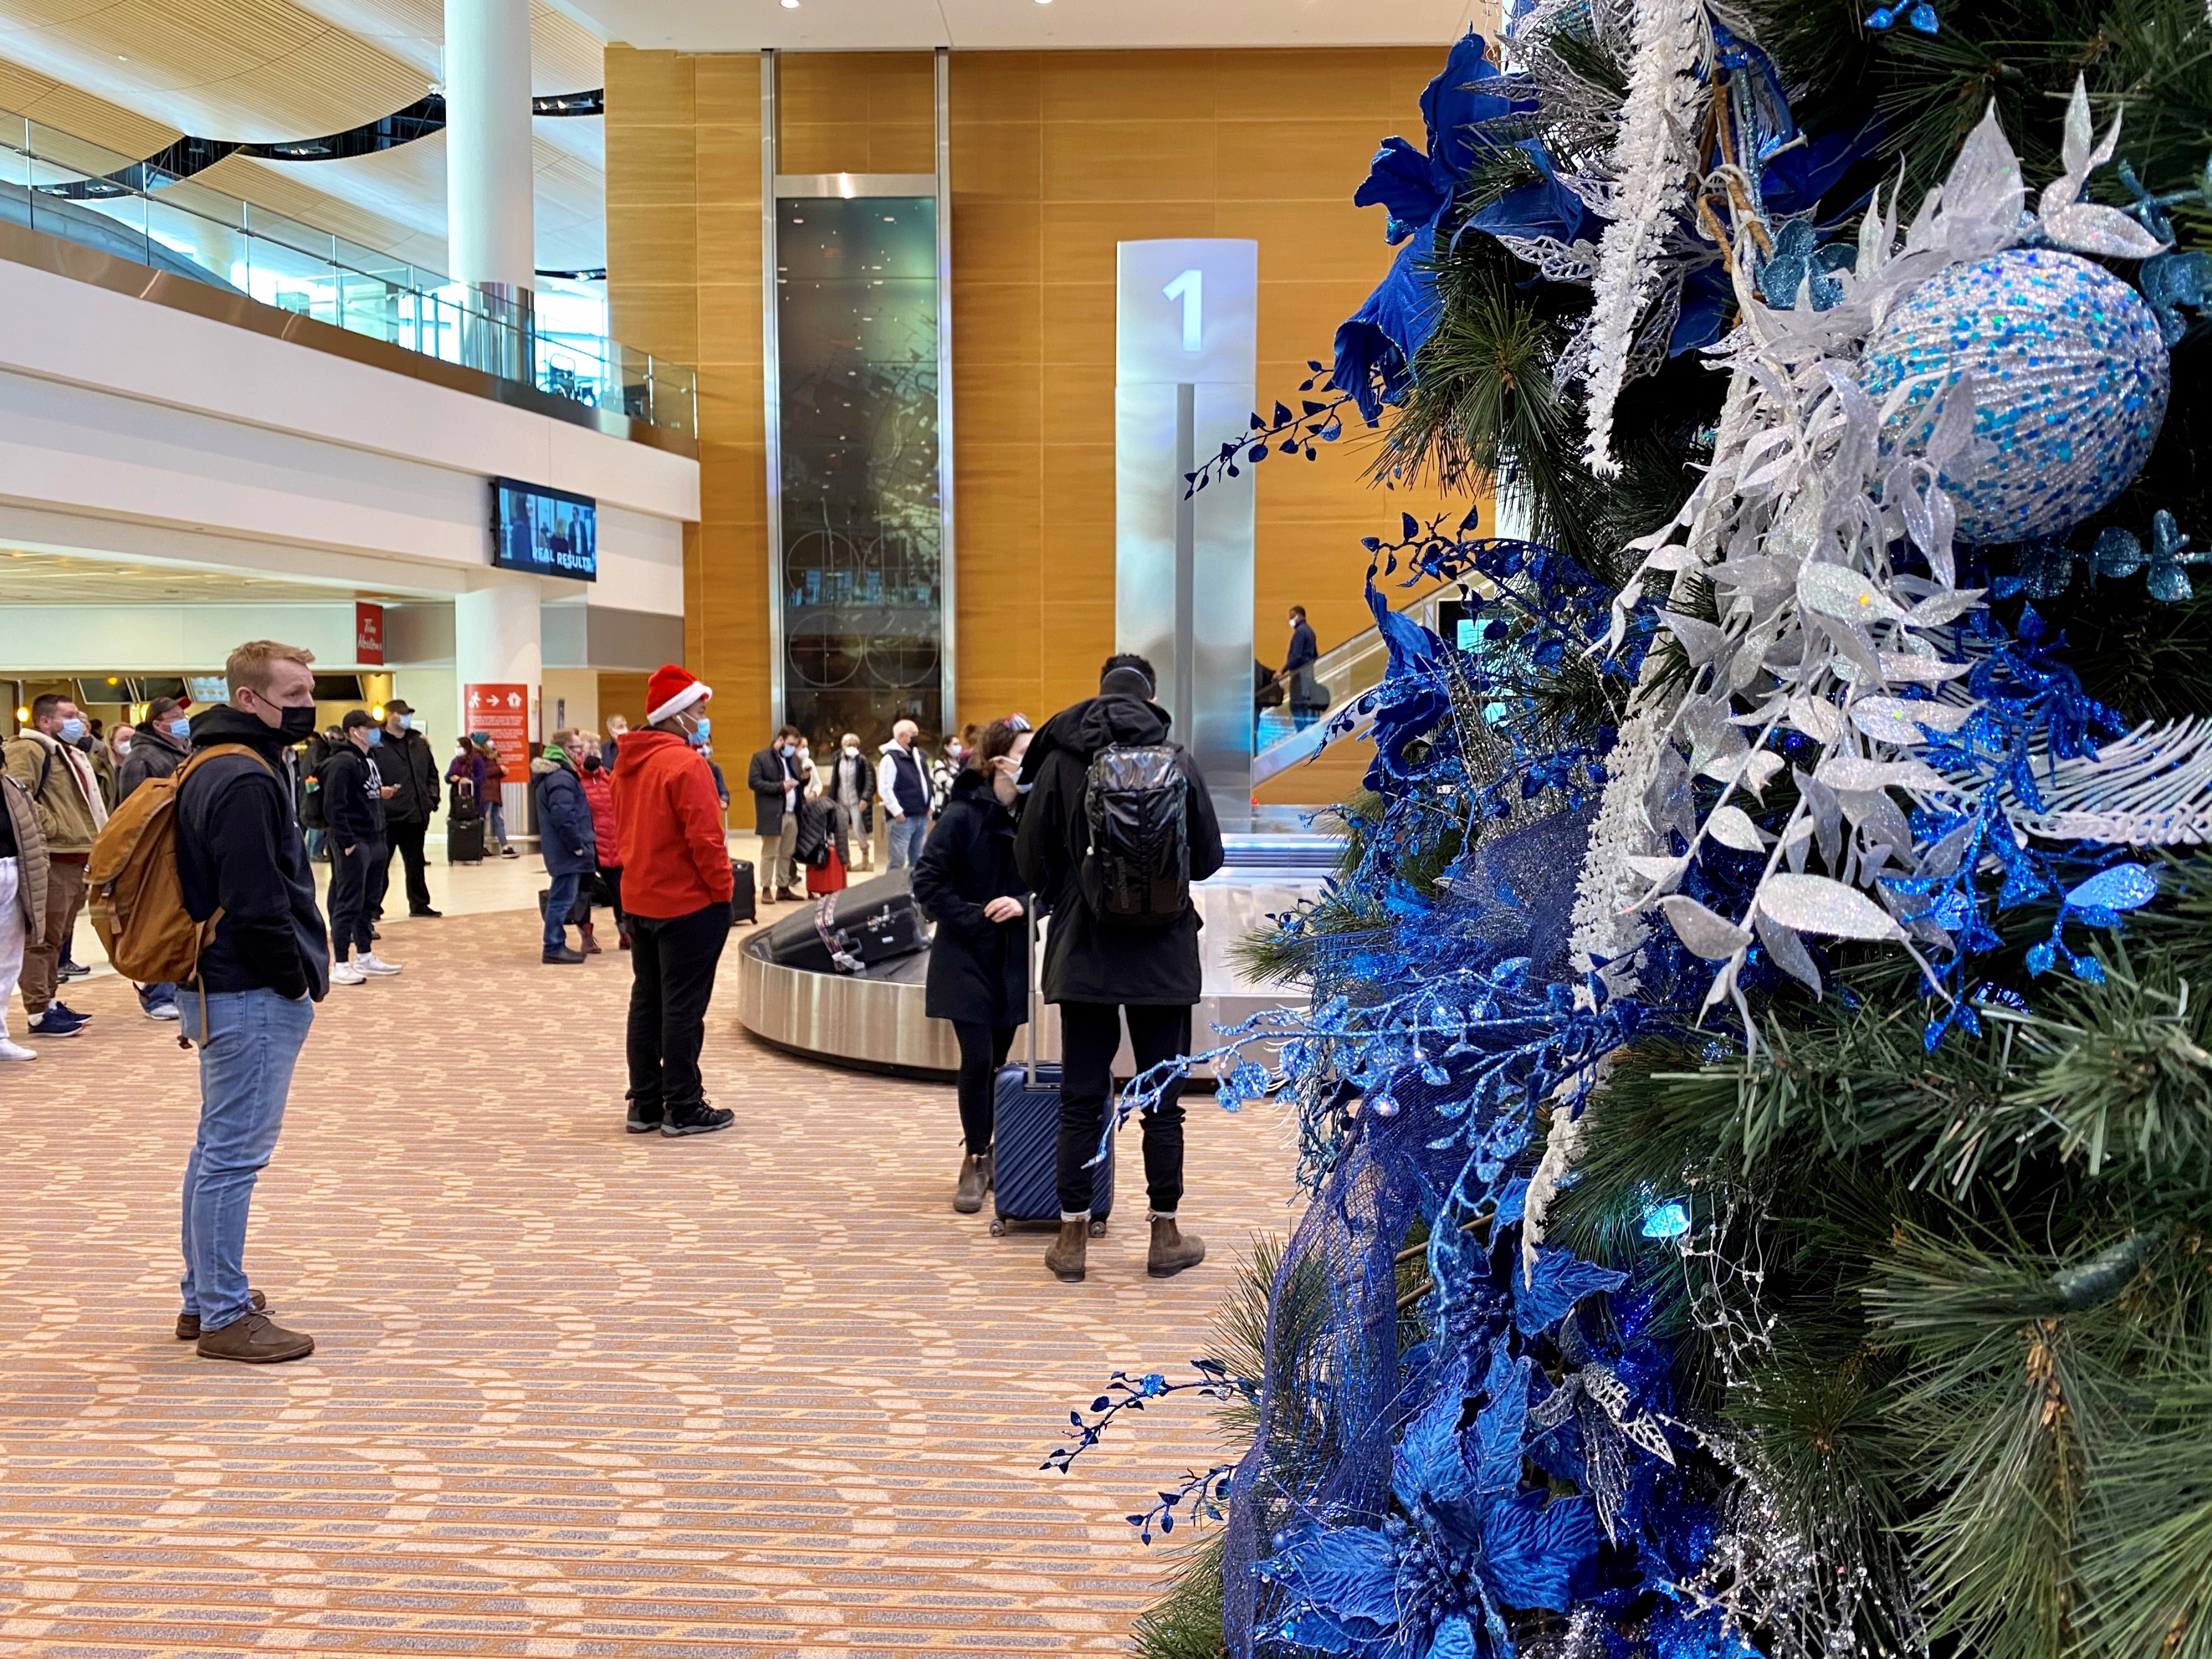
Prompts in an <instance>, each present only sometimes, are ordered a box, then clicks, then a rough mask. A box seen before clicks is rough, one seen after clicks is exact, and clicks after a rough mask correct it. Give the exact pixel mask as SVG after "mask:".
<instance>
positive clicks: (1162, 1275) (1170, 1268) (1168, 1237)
mask: <svg viewBox="0 0 2212 1659" xmlns="http://www.w3.org/2000/svg"><path fill="white" fill-rule="evenodd" d="M1205 1260H1206V1241H1205V1240H1204V1239H1202V1238H1200V1237H1199V1236H1198V1235H1197V1234H1196V1233H1187V1232H1184V1231H1182V1229H1180V1228H1179V1227H1177V1226H1176V1223H1175V1218H1174V1217H1173V1216H1157V1215H1156V1216H1154V1217H1153V1218H1152V1249H1151V1250H1150V1251H1148V1252H1147V1253H1146V1256H1145V1271H1146V1273H1150V1274H1151V1275H1152V1277H1153V1278H1154V1279H1173V1278H1174V1277H1175V1276H1176V1274H1177V1273H1181V1272H1182V1270H1183V1269H1184V1268H1185V1267H1196V1266H1198V1264H1199V1263H1200V1262H1201V1261H1205Z"/></svg>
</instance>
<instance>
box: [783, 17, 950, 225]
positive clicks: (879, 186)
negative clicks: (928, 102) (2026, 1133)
mask: <svg viewBox="0 0 2212 1659" xmlns="http://www.w3.org/2000/svg"><path fill="white" fill-rule="evenodd" d="M768 55H769V56H773V54H772V53H770V54H768ZM942 58H943V52H942V49H941V48H940V50H939V59H940V61H942ZM942 107H943V105H942V103H941V101H940V103H939V108H940V109H941V108H942ZM939 131H943V118H942V117H941V116H940V117H939ZM769 179H770V180H771V181H772V182H771V183H770V185H769V192H770V194H772V195H774V196H775V197H779V198H781V199H782V200H784V201H789V200H790V199H791V198H792V197H819V196H842V197H844V198H845V199H846V200H847V201H852V200H854V199H856V198H857V197H862V196H934V195H936V194H937V180H938V174H937V173H772V174H770V175H769Z"/></svg>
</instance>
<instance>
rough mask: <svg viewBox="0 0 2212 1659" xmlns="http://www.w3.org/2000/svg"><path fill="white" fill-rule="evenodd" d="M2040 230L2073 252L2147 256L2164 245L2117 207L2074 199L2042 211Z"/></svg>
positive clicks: (2110, 255)
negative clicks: (2052, 211)
mask: <svg viewBox="0 0 2212 1659" xmlns="http://www.w3.org/2000/svg"><path fill="white" fill-rule="evenodd" d="M2043 234H2045V235H2046V236H2048V237H2049V238H2050V239H2051V240H2052V241H2053V242H2056V243H2057V245H2058V246H2060V247H2063V248H2071V249H2072V250H2073V251H2074V252H2076V253H2100V254H2103V255H2104V256H2106V258H2114V259H2148V258H2150V257H2151V256H2152V255H2153V254H2154V253H2162V252H2165V251H2166V244H2165V243H2164V242H2161V241H2160V240H2159V239H2158V238H2157V237H2155V236H2154V235H2152V234H2150V233H2149V232H2148V231H2147V230H2145V229H2144V228H2142V226H2141V225H2139V224H2137V223H2136V222H2135V221H2134V220H2133V219H2130V217H2128V216H2127V215H2126V214H2124V213H2123V212H2121V211H2120V210H2119V209H2118V208H2112V207H2106V206H2104V205H2102V204H2100V203H2096V202H2076V203H2075V204H2074V205H2073V206H2072V207H2064V208H2060V209H2059V210H2057V212H2055V213H2047V214H2045V215H2044V216H2043Z"/></svg>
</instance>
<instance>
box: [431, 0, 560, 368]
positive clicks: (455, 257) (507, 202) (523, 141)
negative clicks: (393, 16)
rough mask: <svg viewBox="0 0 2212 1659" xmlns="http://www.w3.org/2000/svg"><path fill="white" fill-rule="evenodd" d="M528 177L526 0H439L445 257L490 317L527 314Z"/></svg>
mask: <svg viewBox="0 0 2212 1659" xmlns="http://www.w3.org/2000/svg"><path fill="white" fill-rule="evenodd" d="M533 184H534V169H533V167H532V158H531V149H530V0H446V263H447V264H448V265H449V266H450V267H451V268H452V272H451V274H452V276H453V279H454V280H455V281H456V282H459V283H465V284H466V285H468V286H469V287H471V288H477V289H489V290H490V291H491V295H493V296H494V297H495V300H496V301H499V302H501V303H500V304H498V305H495V306H494V307H492V314H494V315H495V316H501V317H505V316H507V314H508V313H507V309H506V307H514V308H515V313H516V314H517V315H518V316H519V317H521V318H526V317H527V314H528V310H527V308H528V304H529V290H530V289H531V287H532V283H533V280H534V277H535V275H536V270H537V264H538V260H537V238H536V231H535V219H534V216H533V213H532V205H533V199H534V198H533V195H532V186H533ZM517 355H518V354H516V353H515V352H514V351H513V347H512V346H511V345H510V348H509V356H510V361H512V360H513V357H514V356H517Z"/></svg>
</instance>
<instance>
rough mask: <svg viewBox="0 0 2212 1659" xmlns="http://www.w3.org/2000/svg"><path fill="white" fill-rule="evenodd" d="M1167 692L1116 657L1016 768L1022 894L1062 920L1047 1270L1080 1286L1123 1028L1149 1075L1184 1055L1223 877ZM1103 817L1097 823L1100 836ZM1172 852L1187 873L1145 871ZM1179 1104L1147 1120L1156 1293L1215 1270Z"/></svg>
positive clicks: (1057, 948)
mask: <svg viewBox="0 0 2212 1659" xmlns="http://www.w3.org/2000/svg"><path fill="white" fill-rule="evenodd" d="M1157 684H1158V680H1157V678H1155V676H1154V675H1153V672H1152V665H1151V664H1150V663H1148V662H1146V660H1145V659H1143V658H1142V657H1139V656H1136V655H1133V654H1127V653H1125V654H1121V655H1117V656H1113V657H1109V658H1108V659H1106V664H1105V667H1104V668H1103V671H1101V673H1100V676H1099V680H1098V695H1097V696H1095V697H1088V698H1085V700H1084V701H1083V702H1079V703H1075V704H1073V705H1072V706H1070V707H1068V708H1063V709H1061V710H1060V713H1059V714H1054V716H1053V717H1052V718H1051V719H1050V720H1047V721H1046V722H1045V724H1044V729H1043V730H1042V731H1041V732H1038V733H1037V735H1036V741H1035V742H1033V743H1032V744H1030V747H1029V750H1028V752H1027V753H1026V754H1025V755H1024V757H1023V758H1022V771H1021V784H1022V786H1023V787H1024V788H1026V789H1027V791H1028V793H1029V799H1028V800H1027V801H1026V803H1025V804H1024V805H1023V808H1022V819H1021V831H1020V834H1019V836H1018V837H1017V839H1016V842H1015V852H1016V855H1017V857H1018V860H1019V863H1020V866H1021V873H1022V879H1023V880H1024V882H1025V883H1027V884H1028V885H1029V887H1030V890H1031V891H1033V892H1035V893H1036V894H1037V895H1038V896H1039V899H1040V900H1041V902H1043V903H1044V904H1045V906H1046V907H1047V908H1048V910H1049V912H1050V914H1051V916H1052V927H1051V930H1050V932H1049V933H1048V934H1047V935H1046V938H1045V950H1044V1000H1046V1001H1047V1002H1050V1003H1056V1004H1058V1005H1059V1007H1060V1048H1061V1061H1060V1237H1058V1238H1057V1239H1055V1240H1054V1242H1053V1245H1052V1248H1051V1249H1049V1250H1048V1251H1047V1252H1046V1254H1045V1266H1046V1267H1048V1269H1049V1270H1050V1271H1051V1272H1052V1273H1053V1274H1054V1276H1055V1277H1057V1278H1060V1279H1066V1280H1070V1281H1073V1280H1076V1279H1081V1278H1082V1277H1083V1273H1084V1252H1085V1247H1086V1245H1087V1244H1088V1243H1089V1241H1090V1237H1091V1180H1092V1176H1091V1170H1090V1168H1089V1167H1088V1166H1089V1164H1090V1163H1091V1159H1092V1158H1093V1157H1094V1156H1095V1155H1096V1154H1097V1151H1098V1142H1099V1137H1100V1134H1101V1133H1102V1131H1103V1128H1104V1125H1105V1113H1106V1103H1107V1097H1109V1095H1110V1094H1111V1093H1112V1092H1113V1088H1114V1054H1115V1050H1116V1049H1118V1048H1120V1047H1121V1023H1122V1020H1123V1018H1125V1017H1126V1018H1127V1021H1128V1025H1129V1046H1130V1047H1131V1048H1133V1050H1134V1051H1135V1054H1136V1062H1137V1069H1138V1071H1139V1072H1144V1071H1147V1070H1149V1069H1150V1068H1152V1066H1158V1065H1159V1064H1161V1063H1162V1062H1163V1061H1165V1060H1172V1059H1174V1058H1175V1057H1176V1056H1177V1055H1179V1054H1188V1053H1189V1052H1190V1022H1191V1010H1192V1008H1193V1007H1194V1006H1196V1004H1197V1002H1198V1000H1199V994H1200V987H1201V976H1200V965H1199V956H1198V930H1199V927H1200V918H1199V915H1198V909H1197V907H1196V906H1195V905H1194V904H1193V903H1192V902H1191V898H1190V884H1191V883H1193V882H1194V881H1202V880H1204V879H1205V878H1206V877H1208V876H1210V875H1212V873H1213V872H1215V871H1217V870H1218V869H1219V868H1220V867H1221V864H1222V857H1223V854H1222V846H1221V826H1220V823H1219V822H1218V820H1217V819H1216V818H1215V817H1214V812H1213V801H1212V798H1211V797H1210V796H1209V795H1208V794H1207V793H1206V780H1205V778H1204V777H1203V776H1202V775H1200V772H1199V769H1198V767H1197V764H1196V763H1194V761H1193V760H1192V759H1191V757H1190V756H1189V754H1188V752H1186V751H1185V750H1183V749H1182V746H1181V745H1180V744H1176V743H1173V742H1171V741H1170V738H1169V736H1168V730H1169V726H1170V720H1169V716H1168V713H1167V711H1166V710H1165V709H1164V708H1161V707H1160V706H1159V704H1158V702H1155V701H1153V697H1154V691H1153V688H1154V687H1155V685H1157ZM1102 787H1111V789H1112V790H1113V792H1114V796H1115V800H1114V803H1113V805H1114V807H1115V810H1114V811H1110V812H1109V811H1106V810H1105V809H1106V806H1107V803H1105V802H1103V801H1097V802H1094V801H1093V800H1092V799H1091V792H1092V790H1093V789H1094V788H1102ZM1094 807H1095V808H1097V809H1098V811H1100V812H1101V813H1102V814H1103V823H1102V827H1101V829H1100V832H1099V834H1098V836H1094V835H1093V832H1092V812H1091V810H1089V809H1091V808H1094ZM1132 825H1133V826H1138V827H1139V828H1138V829H1136V830H1134V831H1131V830H1129V829H1127V826H1132ZM1150 831H1161V832H1163V833H1162V834H1161V835H1160V836H1157V837H1156V836H1152V834H1150V833H1149V832H1150ZM1177 831H1179V834H1178V833H1176V832H1177ZM1178 841H1179V842H1180V845H1181V847H1182V858H1181V859H1180V860H1178V863H1179V866H1180V867H1177V868H1168V867H1166V866H1165V863H1164V861H1161V862H1158V863H1152V862H1148V860H1153V859H1155V858H1156V857H1157V855H1158V854H1157V849H1158V848H1160V847H1163V846H1167V847H1172V846H1174V845H1176V843H1177V842H1178ZM1141 1121H1142V1123H1143V1125H1144V1136H1145V1187H1146V1195H1147V1196H1148V1197H1149V1198H1150V1200H1151V1202H1152V1249H1151V1252H1150V1254H1149V1255H1147V1257H1146V1271H1147V1272H1148V1273H1152V1276H1153V1277H1155V1278H1158V1279H1164V1278H1167V1277H1168V1276H1169V1275H1170V1274H1173V1273H1181V1272H1182V1271H1183V1269H1184V1268H1186V1267H1196V1266H1197V1265H1198V1264H1199V1263H1200V1261H1204V1260H1205V1259H1206V1244H1205V1241H1203V1240H1202V1239H1200V1238H1199V1237H1197V1236H1196V1235H1194V1234H1190V1233H1186V1232H1183V1231H1181V1228H1180V1226H1179V1225H1178V1222H1177V1216H1176V1211H1177V1208H1178V1206H1179V1205H1180V1204H1181V1202H1182V1184H1183V1183H1182V1150H1183V1149H1182V1086H1181V1085H1180V1084H1176V1085H1170V1087H1169V1088H1167V1089H1166V1090H1165V1091H1163V1092H1162V1094H1161V1097H1160V1098H1159V1100H1158V1103H1157V1104H1156V1105H1154V1107H1153V1108H1152V1109H1151V1110H1150V1111H1147V1112H1146V1113H1144V1114H1143V1115H1142V1119H1141Z"/></svg>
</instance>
